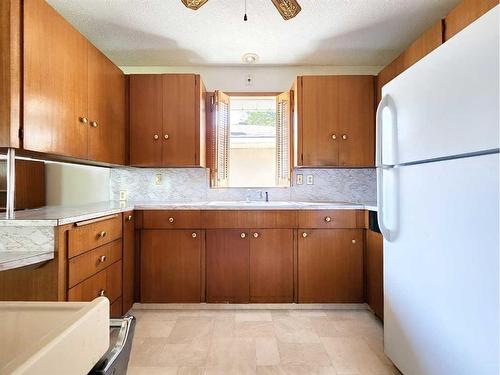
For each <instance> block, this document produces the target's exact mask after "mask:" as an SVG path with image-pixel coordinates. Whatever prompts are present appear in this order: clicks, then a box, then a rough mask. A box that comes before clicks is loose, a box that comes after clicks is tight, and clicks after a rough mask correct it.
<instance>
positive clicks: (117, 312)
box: [109, 297, 123, 318]
mask: <svg viewBox="0 0 500 375" xmlns="http://www.w3.org/2000/svg"><path fill="white" fill-rule="evenodd" d="M122 310H123V304H122V298H121V297H120V298H118V299H117V300H116V301H115V302H113V303H112V304H111V305H110V306H109V315H110V316H111V317H112V318H121V317H122V316H123V314H122Z"/></svg>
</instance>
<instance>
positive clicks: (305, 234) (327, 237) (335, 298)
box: [298, 229, 363, 303]
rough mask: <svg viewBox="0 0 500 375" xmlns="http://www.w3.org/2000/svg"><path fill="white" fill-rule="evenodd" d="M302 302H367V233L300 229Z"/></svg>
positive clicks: (360, 231)
mask: <svg viewBox="0 0 500 375" xmlns="http://www.w3.org/2000/svg"><path fill="white" fill-rule="evenodd" d="M298 289H299V293H298V295H299V302H313V303H333V302H340V303H361V302H363V230H362V229H309V230H307V229H300V230H299V236H298Z"/></svg>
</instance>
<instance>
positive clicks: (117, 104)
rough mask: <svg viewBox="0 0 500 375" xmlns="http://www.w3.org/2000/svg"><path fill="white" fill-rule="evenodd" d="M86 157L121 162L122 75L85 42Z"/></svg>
mask: <svg viewBox="0 0 500 375" xmlns="http://www.w3.org/2000/svg"><path fill="white" fill-rule="evenodd" d="M87 57H88V120H89V125H90V126H89V131H88V159H90V160H97V161H101V162H107V163H111V164H125V131H126V126H125V110H126V109H125V76H124V74H123V73H122V71H121V70H120V69H119V68H117V67H116V66H115V65H114V64H113V63H112V62H111V61H110V60H109V59H108V58H107V57H106V56H104V54H103V53H102V52H101V51H99V50H98V49H97V48H95V47H94V46H92V45H91V44H90V43H89V44H88V52H87Z"/></svg>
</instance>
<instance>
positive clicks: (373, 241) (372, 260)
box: [365, 230, 384, 319]
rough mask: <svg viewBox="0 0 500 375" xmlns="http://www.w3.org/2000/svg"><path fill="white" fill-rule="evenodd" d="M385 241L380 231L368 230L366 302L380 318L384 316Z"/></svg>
mask: <svg viewBox="0 0 500 375" xmlns="http://www.w3.org/2000/svg"><path fill="white" fill-rule="evenodd" d="M383 243H384V240H383V237H382V235H381V234H380V233H377V232H373V231H370V230H367V231H366V253H365V267H366V303H368V305H369V306H370V307H371V308H372V310H373V311H374V312H375V314H376V315H377V316H378V317H379V318H380V319H383V318H384V275H383V269H384V268H383V267H384V266H383Z"/></svg>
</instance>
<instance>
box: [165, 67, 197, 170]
mask: <svg viewBox="0 0 500 375" xmlns="http://www.w3.org/2000/svg"><path fill="white" fill-rule="evenodd" d="M198 93H199V76H196V75H194V74H164V75H163V136H162V143H163V154H162V165H163V166H174V167H178V166H194V165H195V164H196V134H197V132H196V126H197V123H196V122H197V121H196V119H197V118H198V121H199V116H197V108H199V100H200V97H199V95H198ZM197 102H198V106H196V103H197Z"/></svg>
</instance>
